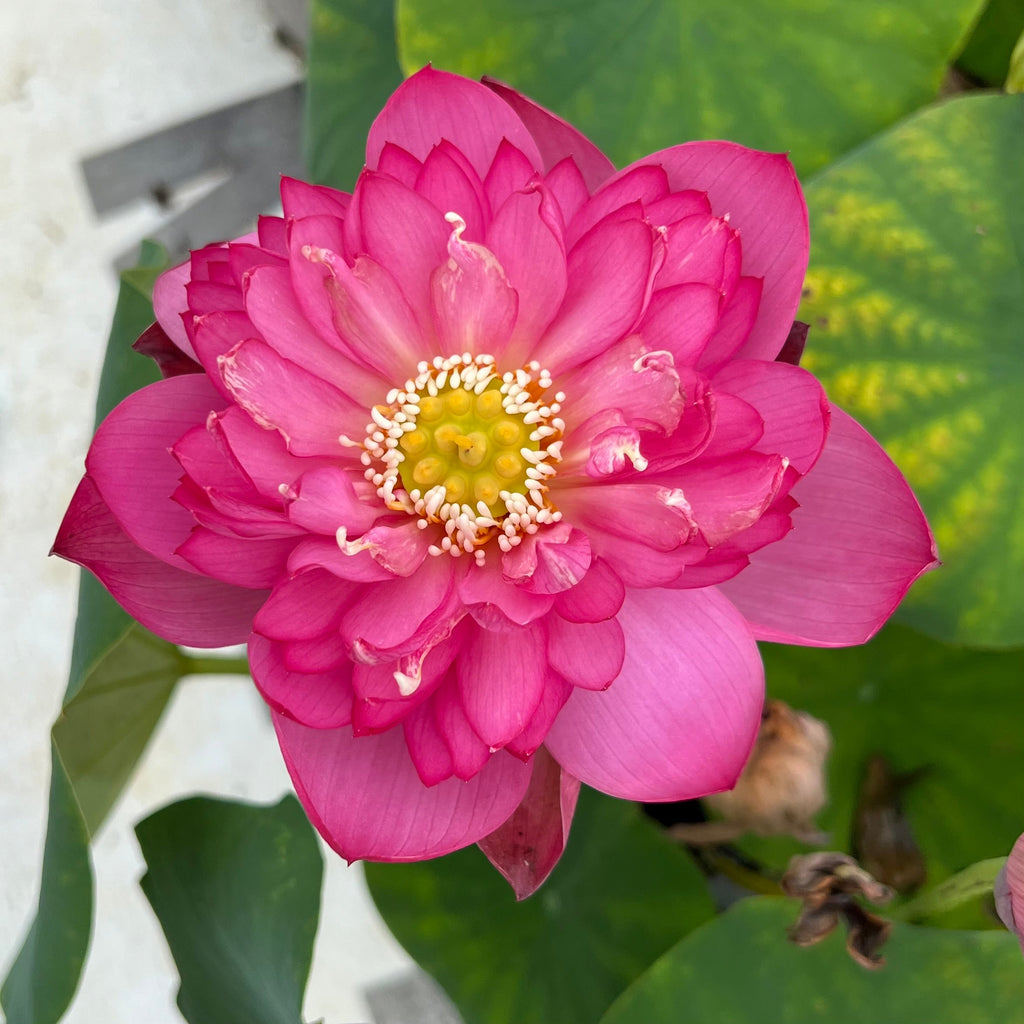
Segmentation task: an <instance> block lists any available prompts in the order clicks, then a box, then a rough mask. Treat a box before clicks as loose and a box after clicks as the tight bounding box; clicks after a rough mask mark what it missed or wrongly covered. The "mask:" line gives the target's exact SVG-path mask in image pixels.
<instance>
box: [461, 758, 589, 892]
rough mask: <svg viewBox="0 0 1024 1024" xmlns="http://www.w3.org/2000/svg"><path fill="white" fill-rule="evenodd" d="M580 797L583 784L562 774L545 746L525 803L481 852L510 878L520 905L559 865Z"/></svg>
mask: <svg viewBox="0 0 1024 1024" xmlns="http://www.w3.org/2000/svg"><path fill="white" fill-rule="evenodd" d="M579 793H580V782H579V779H574V778H573V777H572V776H571V775H569V774H568V772H564V771H562V769H561V767H560V766H559V764H558V762H557V761H555V759H554V758H553V757H552V756H551V755H550V754H549V753H548V752H547V751H546V750H545V749H544V748H543V747H542V748H541V749H540V750H538V751H537V753H536V755H535V756H534V758H533V774H532V775H531V776H530V786H529V789H527V791H526V796H524V797H523V802H522V803H521V804H520V805H519V806H518V807H517V808H516V809H515V813H514V814H513V815H512V817H511V818H509V819H508V821H506V822H505V823H504V824H503V825H502V826H501V827H500V828H498V829H497V830H496V831H494V832H492V833H491V834H490V835H489V836H486V837H485V838H483V839H481V840H480V842H479V844H478V845H479V847H480V849H481V850H483V852H484V853H485V854H486V855H487V859H488V860H489V861H490V862H491V863H492V864H493V865H494V866H495V867H496V868H497V869H498V870H499V871H500V872H501V873H502V874H503V875H504V876H505V878H506V879H507V880H508V883H509V885H511V886H512V888H513V890H514V891H515V894H516V899H517V900H525V899H526V897H527V896H532V895H533V893H535V892H536V891H537V890H538V889H539V888H540V887H541V885H542V884H543V883H544V880H545V879H546V878H547V877H548V875H550V874H551V871H552V869H553V868H554V866H555V865H556V864H557V863H558V859H559V858H560V857H561V856H562V851H563V850H564V849H565V844H566V841H567V840H568V838H569V826H570V825H571V824H572V816H573V813H574V812H575V810H576V799H577V797H578V796H579Z"/></svg>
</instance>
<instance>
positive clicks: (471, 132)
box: [366, 67, 541, 178]
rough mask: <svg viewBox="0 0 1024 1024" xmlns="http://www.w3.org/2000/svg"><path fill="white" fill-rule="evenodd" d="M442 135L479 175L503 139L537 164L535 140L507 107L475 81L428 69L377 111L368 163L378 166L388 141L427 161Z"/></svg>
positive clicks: (488, 164) (370, 141)
mask: <svg viewBox="0 0 1024 1024" xmlns="http://www.w3.org/2000/svg"><path fill="white" fill-rule="evenodd" d="M442 139H447V140H448V141H449V142H450V143H452V144H453V145H454V146H456V147H457V148H458V149H460V150H461V151H462V152H463V153H464V154H465V155H466V156H467V157H468V158H469V162H470V163H471V164H472V165H473V167H474V168H475V170H476V172H477V174H479V175H480V177H481V178H483V177H484V175H486V174H487V169H488V168H489V167H490V166H491V161H492V160H493V159H494V154H495V152H496V151H497V149H498V145H499V144H500V142H501V140H502V139H508V141H509V142H511V143H512V145H514V146H515V147H516V148H518V149H520V150H522V152H523V153H525V154H526V156H527V157H528V158H529V159H530V162H531V163H533V165H534V166H535V167H536V168H538V170H539V169H540V167H541V159H540V154H539V153H538V151H537V146H536V144H535V143H534V141H533V139H532V138H531V137H530V133H529V132H528V131H527V130H526V128H525V127H524V125H523V123H522V122H521V121H520V119H519V118H518V117H517V116H516V115H515V114H514V113H513V112H512V111H511V110H510V109H509V108H508V106H506V105H505V104H504V103H502V102H501V101H500V100H499V99H498V98H497V97H496V96H495V95H494V94H493V93H492V92H491V91H490V90H488V89H486V88H485V87H484V86H482V85H480V84H479V83H478V82H472V81H470V80H468V79H466V78H462V77H460V76H459V75H453V74H449V73H448V72H446V71H435V70H434V69H433V68H431V67H425V68H423V70H422V71H418V72H416V74H414V75H412V76H411V77H409V78H407V79H406V80H405V81H404V82H403V83H402V84H401V85H400V86H399V87H398V89H396V90H395V92H394V93H392V95H391V98H390V99H389V100H388V102H387V103H386V104H385V106H384V109H383V110H382V111H381V112H380V114H378V115H377V119H376V120H375V121H374V122H373V125H372V126H371V128H370V136H369V138H368V139H367V140H366V166H367V167H369V168H371V169H373V168H375V167H376V166H377V160H378V158H379V156H380V153H381V150H382V149H383V148H384V146H385V144H386V143H388V142H393V143H395V144H397V145H399V146H401V147H402V148H403V149H406V150H408V152H410V153H411V154H412V155H413V156H414V157H416V158H417V159H418V160H426V158H427V155H428V154H429V153H430V151H431V150H432V149H433V148H434V146H436V145H437V144H438V143H439V142H440V141H441V140H442Z"/></svg>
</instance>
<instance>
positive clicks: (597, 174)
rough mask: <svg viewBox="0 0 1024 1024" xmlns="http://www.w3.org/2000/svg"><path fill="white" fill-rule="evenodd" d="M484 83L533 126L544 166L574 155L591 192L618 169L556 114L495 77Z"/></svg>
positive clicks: (529, 125) (527, 125) (531, 128)
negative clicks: (497, 80)
mask: <svg viewBox="0 0 1024 1024" xmlns="http://www.w3.org/2000/svg"><path fill="white" fill-rule="evenodd" d="M484 85H486V86H487V87H488V88H489V89H492V90H493V91H494V92H496V93H497V94H498V95H499V96H500V97H501V98H502V99H503V100H504V101H505V102H506V103H507V104H508V105H509V106H510V107H511V108H512V109H513V110H514V111H515V112H516V114H517V115H518V117H519V118H520V120H521V121H522V122H523V124H525V125H526V127H527V128H528V129H529V130H530V134H531V135H532V136H533V138H534V141H535V142H536V144H537V148H538V149H539V150H540V155H541V159H542V160H543V164H542V167H543V170H545V171H550V170H551V169H552V168H553V167H554V166H555V164H557V163H560V162H561V161H562V160H564V159H565V158H566V157H572V159H573V161H574V162H575V163H576V166H577V167H578V168H579V169H580V170H581V171H582V172H583V178H584V180H585V181H586V183H587V187H588V188H589V189H590V191H591V192H593V191H594V189H596V188H597V186H598V185H600V184H601V182H602V181H604V180H605V178H608V177H610V176H611V175H612V173H613V172H614V171H615V166H614V164H612V162H611V160H609V159H608V157H606V156H605V155H604V153H602V152H601V150H599V149H598V148H597V146H595V145H594V144H593V143H592V142H591V141H590V139H588V138H587V137H586V136H585V135H584V134H583V133H582V132H580V131H578V130H577V129H575V128H573V126H572V125H571V124H569V123H568V122H567V121H563V120H562V118H560V117H559V116H558V115H557V114H552V113H551V111H550V110H546V109H545V108H544V107H542V106H541V105H540V104H539V103H534V102H533V100H530V99H527V98H526V97H525V96H524V95H523V94H522V93H519V92H516V90H515V89H513V88H511V87H510V86H507V85H505V84H504V83H502V82H496V81H495V80H494V79H493V78H485V79H484ZM513 141H515V140H513Z"/></svg>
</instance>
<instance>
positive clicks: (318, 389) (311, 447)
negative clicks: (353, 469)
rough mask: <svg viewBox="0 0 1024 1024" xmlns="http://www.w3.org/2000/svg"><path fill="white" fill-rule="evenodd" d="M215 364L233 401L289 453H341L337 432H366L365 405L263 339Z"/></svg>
mask: <svg viewBox="0 0 1024 1024" xmlns="http://www.w3.org/2000/svg"><path fill="white" fill-rule="evenodd" d="M220 369H221V376H222V377H223V379H224V383H225V384H226V385H227V387H228V388H229V390H230V391H231V393H232V395H233V396H234V398H235V401H236V402H237V403H238V404H239V405H240V406H241V407H242V408H243V409H245V411H246V412H247V413H249V415H250V416H252V418H253V419H254V420H255V421H256V423H257V424H259V426H261V427H267V428H274V429H276V430H277V431H278V432H279V433H280V434H281V437H283V438H284V441H285V444H286V445H287V446H288V450H289V451H290V452H291V453H292V454H293V455H299V456H330V455H332V454H337V455H340V454H341V452H342V445H341V443H340V442H339V440H338V438H339V437H340V436H341V435H342V434H345V435H346V436H348V437H361V436H363V433H364V432H365V429H366V421H367V411H366V410H364V409H362V408H361V407H360V406H358V405H356V404H355V403H354V402H353V401H352V399H350V398H349V397H348V396H347V395H345V394H344V393H343V392H341V391H339V390H338V389H337V388H336V387H334V385H333V384H328V383H327V381H325V380H321V379H320V378H319V377H316V376H314V375H313V374H312V373H310V372H309V371H308V370H304V369H303V368H302V367H301V366H299V365H298V364H297V363H293V362H291V361H290V360H288V359H284V358H283V357H281V356H280V355H278V354H277V352H275V351H274V349H272V348H271V347H270V346H269V345H267V344H265V343H264V342H262V341H243V342H242V343H241V344H240V345H237V346H236V347H235V348H234V349H232V350H231V351H230V352H229V353H228V354H227V355H225V356H221V358H220ZM176 379H182V380H184V379H193V378H176ZM168 383H170V382H168Z"/></svg>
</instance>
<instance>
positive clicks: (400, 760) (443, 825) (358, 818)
mask: <svg viewBox="0 0 1024 1024" xmlns="http://www.w3.org/2000/svg"><path fill="white" fill-rule="evenodd" d="M274 727H275V729H276V730H277V738H278V741H279V742H280V744H281V751H282V753H283V754H284V760H285V764H286V765H287V767H288V772H289V774H290V775H291V777H292V782H293V783H294V784H295V790H296V792H297V794H298V796H299V799H300V800H301V801H302V804H303V806H304V807H305V808H306V812H307V813H308V814H309V817H310V820H311V821H312V822H313V824H314V825H315V826H316V827H317V829H318V830H319V831H320V834H321V835H322V836H323V837H324V838H325V839H326V840H327V842H328V843H329V844H330V845H331V846H332V847H333V848H334V849H335V850H337V852H338V853H339V854H341V856H342V857H344V858H345V859H346V860H348V861H354V860H361V859H363V860H383V861H410V860H422V859H424V858H427V857H440V856H441V855H442V854H445V853H451V851H452V850H457V849H459V848H460V847H463V846H468V845H469V844H470V843H475V842H477V841H478V840H479V839H482V838H483V837H484V836H485V835H488V834H489V833H491V832H493V831H494V830H495V829H496V828H497V827H498V826H499V825H500V824H501V823H502V822H504V821H506V820H507V819H508V817H509V815H511V814H512V812H513V811H514V810H515V809H516V807H517V806H518V805H519V803H520V801H521V800H522V799H523V796H524V794H525V793H526V789H527V787H528V786H529V782H530V769H529V767H528V766H527V765H524V764H522V763H521V762H520V761H517V760H516V759H515V758H514V757H509V756H508V755H507V754H503V753H498V754H496V755H495V756H494V757H492V758H491V759H490V760H489V761H488V762H487V764H486V765H484V767H483V769H482V770H481V771H480V772H479V773H478V774H477V775H476V776H474V777H473V778H472V779H471V780H469V781H468V782H462V781H460V780H459V779H448V780H446V781H445V782H441V783H439V784H438V785H436V786H431V787H430V788H429V789H428V788H427V787H425V786H424V785H423V783H422V782H421V781H420V779H419V776H418V775H417V773H416V768H415V766H414V765H413V763H412V760H411V758H410V757H409V751H408V748H407V747H406V744H405V738H404V736H403V734H402V732H401V730H399V729H390V730H388V731H387V732H384V733H381V734H379V735H376V736H361V737H358V738H357V737H354V736H353V735H352V733H351V730H349V729H348V728H344V729H338V730H333V729H308V728H306V727H305V726H302V725H299V724H297V723H295V722H293V721H291V719H289V718H286V717H285V716H283V715H277V716H275V720H274Z"/></svg>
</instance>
